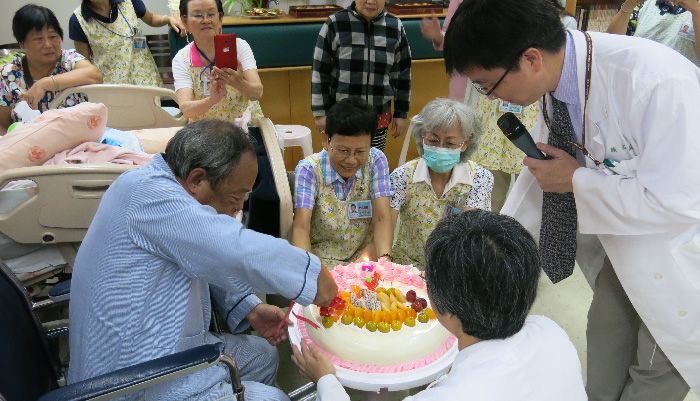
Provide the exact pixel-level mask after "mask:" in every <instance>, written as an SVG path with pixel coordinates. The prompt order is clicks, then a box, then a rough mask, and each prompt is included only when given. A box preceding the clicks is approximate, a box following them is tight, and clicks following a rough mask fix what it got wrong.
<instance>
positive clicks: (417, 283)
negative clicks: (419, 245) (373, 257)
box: [331, 258, 425, 291]
mask: <svg viewBox="0 0 700 401" xmlns="http://www.w3.org/2000/svg"><path fill="white" fill-rule="evenodd" d="M371 263H372V265H373V266H374V268H373V271H372V272H371V273H370V272H367V271H362V270H361V268H358V266H359V265H362V263H354V262H351V263H350V264H348V265H347V266H344V265H338V266H336V267H335V268H333V270H331V276H333V279H334V280H335V283H336V284H338V290H342V291H350V290H351V289H352V286H353V285H357V286H360V287H362V288H367V281H366V280H365V279H366V277H367V276H371V274H372V273H374V272H377V273H379V275H380V276H381V277H382V280H383V281H385V282H396V283H401V284H404V285H407V286H412V287H415V288H420V289H425V280H423V277H421V275H422V274H423V273H421V274H418V273H415V272H414V271H413V270H414V268H413V266H404V265H399V264H395V263H391V262H389V261H387V260H386V258H379V261H378V262H371Z"/></svg>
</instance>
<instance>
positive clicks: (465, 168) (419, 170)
mask: <svg viewBox="0 0 700 401" xmlns="http://www.w3.org/2000/svg"><path fill="white" fill-rule="evenodd" d="M421 181H425V182H426V183H427V184H428V185H430V188H433V183H432V181H431V180H430V172H429V171H428V165H427V164H426V163H425V159H423V158H422V157H421V158H420V160H418V165H417V166H416V171H414V172H413V183H414V184H415V183H417V182H421ZM473 182H474V171H472V168H471V167H470V166H469V163H468V162H459V163H457V164H455V166H454V167H452V175H451V176H450V180H449V181H448V182H447V185H446V186H445V190H444V191H442V193H443V194H446V193H447V192H448V191H449V190H450V189H452V187H454V186H455V185H457V184H466V185H473Z"/></svg>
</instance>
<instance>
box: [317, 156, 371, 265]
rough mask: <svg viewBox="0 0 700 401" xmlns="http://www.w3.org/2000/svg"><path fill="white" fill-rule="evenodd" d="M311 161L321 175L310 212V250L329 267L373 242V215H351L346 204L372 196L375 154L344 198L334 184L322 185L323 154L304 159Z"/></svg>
mask: <svg viewBox="0 0 700 401" xmlns="http://www.w3.org/2000/svg"><path fill="white" fill-rule="evenodd" d="M305 160H306V161H308V162H310V163H311V165H312V166H313V168H314V171H315V172H316V178H317V179H318V183H319V185H318V195H317V196H316V204H315V205H314V210H313V214H312V215H311V232H310V233H309V237H310V239H311V253H313V254H314V255H316V256H318V257H319V259H321V263H323V264H324V265H325V266H326V267H327V268H329V269H331V270H332V269H333V268H334V267H335V266H336V265H339V264H347V263H349V262H352V261H355V260H357V259H358V258H360V256H361V255H360V253H361V252H362V250H363V249H364V248H365V247H366V246H367V245H368V244H369V243H370V242H372V240H373V238H374V235H373V231H372V219H371V218H364V219H350V218H349V217H348V212H347V206H348V203H350V202H356V201H361V200H368V199H370V196H371V195H370V185H371V176H370V174H371V170H372V169H371V166H372V156H370V158H369V160H368V161H367V163H366V164H365V165H364V167H363V171H364V175H363V177H362V179H355V183H354V184H353V185H352V188H351V189H350V193H349V194H348V197H347V199H346V200H345V201H341V200H339V199H338V197H337V196H336V194H335V191H334V190H333V184H330V185H323V171H322V167H321V154H320V153H315V154H313V155H311V156H309V157H307V158H306V159H305Z"/></svg>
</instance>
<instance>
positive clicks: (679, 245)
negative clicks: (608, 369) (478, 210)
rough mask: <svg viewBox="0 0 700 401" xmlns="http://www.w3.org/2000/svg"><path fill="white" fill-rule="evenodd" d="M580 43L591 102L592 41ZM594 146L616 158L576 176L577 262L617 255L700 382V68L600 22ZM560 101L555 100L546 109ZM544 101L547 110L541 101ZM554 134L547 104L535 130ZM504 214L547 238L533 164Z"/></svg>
mask: <svg viewBox="0 0 700 401" xmlns="http://www.w3.org/2000/svg"><path fill="white" fill-rule="evenodd" d="M569 32H570V33H571V35H572V38H573V40H574V43H575V50H576V66H577V74H578V77H577V78H578V84H579V96H580V100H581V105H583V103H584V101H583V97H584V92H585V91H584V82H585V74H586V40H585V37H584V35H583V33H582V32H579V31H569ZM590 35H591V38H592V41H593V58H592V68H591V84H590V98H589V100H588V108H587V110H586V119H585V121H584V124H585V125H586V148H587V149H588V151H589V152H590V153H591V154H592V156H593V157H595V158H596V159H597V160H600V161H602V160H604V159H609V160H612V161H614V162H616V163H617V167H616V168H615V169H616V170H617V174H615V175H609V174H607V173H606V172H605V171H603V170H601V169H599V168H596V166H595V165H594V164H593V162H592V161H589V160H586V163H587V165H586V167H584V168H579V169H577V170H576V172H575V173H574V177H573V193H574V196H575V197H576V208H577V213H578V225H579V238H578V249H577V252H576V260H577V262H578V264H579V266H581V269H582V270H583V271H584V273H586V272H589V273H593V274H591V275H589V276H593V275H595V274H597V271H599V269H600V267H601V266H602V262H603V258H604V257H605V255H606V254H607V256H608V257H609V258H610V261H611V262H612V265H613V267H614V269H615V273H616V274H617V276H618V278H619V279H620V283H621V284H622V287H623V288H624V289H625V292H626V293H627V296H628V297H629V299H630V301H631V302H632V305H634V308H635V310H636V311H637V313H639V316H640V317H641V318H642V320H643V321H644V323H645V324H646V325H647V327H648V328H649V330H650V331H651V333H652V335H653V336H654V339H655V340H656V342H657V343H658V344H659V346H660V347H661V349H662V350H663V351H664V353H665V354H666V355H667V356H668V357H669V359H670V360H671V362H672V363H673V365H674V367H675V368H676V369H678V371H679V372H680V374H681V375H682V376H683V378H684V379H685V380H686V382H687V383H688V385H690V387H691V388H693V389H694V391H696V392H697V391H698V390H700V363H698V361H700V330H698V328H699V327H700V234H699V233H700V174H698V171H697V170H698V167H697V160H698V154H700V135H698V129H699V128H698V127H700V113H697V112H696V111H695V110H694V107H695V106H696V105H698V104H700V69H698V68H697V67H696V66H695V65H694V64H693V63H691V62H690V61H688V59H687V58H685V57H683V56H682V55H681V54H680V53H678V52H676V51H674V50H672V49H671V48H669V47H666V46H664V45H661V44H658V43H656V42H653V41H651V40H647V39H641V38H636V37H627V36H621V35H609V34H604V33H598V32H590ZM547 109H548V110H552V109H553V107H551V105H550V107H548V108H547ZM540 110H541V109H540ZM530 132H531V133H532V135H533V138H534V139H535V141H536V142H538V141H539V142H544V143H547V139H548V131H547V129H546V126H545V124H544V122H543V118H542V115H541V112H540V115H539V116H538V120H537V123H536V124H535V127H533V129H532V130H531V131H530ZM501 213H503V214H507V215H511V216H513V217H515V218H516V219H517V220H518V221H519V222H520V223H521V224H523V226H525V228H527V229H528V230H529V231H530V232H531V233H532V234H533V235H534V236H535V238H537V237H538V236H539V229H540V224H541V216H542V189H541V188H540V186H539V185H538V184H537V181H536V180H535V178H534V176H533V175H532V173H530V171H529V169H528V168H527V167H525V168H523V170H522V172H521V174H520V177H518V180H517V181H516V183H515V185H514V186H513V189H512V190H511V193H510V195H509V196H508V199H507V200H506V203H505V205H503V209H502V210H501Z"/></svg>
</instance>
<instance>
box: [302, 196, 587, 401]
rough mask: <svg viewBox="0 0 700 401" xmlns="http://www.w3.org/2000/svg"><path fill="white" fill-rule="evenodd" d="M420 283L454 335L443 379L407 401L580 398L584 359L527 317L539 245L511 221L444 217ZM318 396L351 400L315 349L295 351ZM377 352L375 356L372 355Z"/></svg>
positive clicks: (546, 324)
mask: <svg viewBox="0 0 700 401" xmlns="http://www.w3.org/2000/svg"><path fill="white" fill-rule="evenodd" d="M425 261H426V266H425V273H426V274H425V281H426V284H427V289H428V296H429V297H430V303H431V304H432V306H433V309H434V312H435V315H436V316H437V319H438V321H439V322H440V324H442V325H443V326H445V328H446V329H447V330H448V331H450V332H451V333H452V334H454V335H455V336H456V337H457V347H458V349H459V353H458V354H457V356H456V357H455V360H454V362H453V363H452V367H451V368H450V371H449V373H448V374H447V377H446V378H444V380H440V381H438V382H436V383H434V384H431V385H429V386H428V388H427V389H426V390H423V391H421V392H420V393H418V394H416V395H414V396H411V397H407V398H405V400H406V401H419V400H421V401H427V400H435V401H444V400H459V399H468V400H470V401H512V400H523V401H562V400H566V401H585V400H587V398H586V392H585V391H584V388H583V379H582V377H581V364H580V362H579V360H578V354H577V353H576V349H575V348H574V345H573V344H572V343H571V341H570V340H569V337H568V336H567V335H566V332H564V330H562V329H561V328H560V327H559V326H558V325H557V324H556V323H554V322H553V321H551V320H550V319H548V318H546V317H544V316H531V315H528V313H529V312H530V308H531V307H532V304H533V303H534V302H535V296H536V295H537V283H538V280H539V277H540V273H541V271H542V270H541V268H540V260H539V255H538V253H537V244H536V243H535V241H534V239H533V238H532V236H531V235H530V234H529V233H528V232H527V231H526V230H525V228H523V226H522V225H520V223H518V222H517V221H515V219H513V218H511V217H508V216H504V215H499V214H496V213H492V212H488V211H484V210H470V211H466V212H464V213H461V214H459V215H455V216H453V217H449V218H446V219H443V220H441V221H440V223H438V225H437V226H436V227H435V230H433V232H432V234H430V237H428V241H427V243H426V246H425ZM293 352H294V354H293V357H292V359H293V360H294V362H295V363H296V364H297V365H298V366H299V368H300V369H301V372H302V373H303V374H305V375H307V376H309V377H310V378H311V379H312V380H313V381H314V382H317V383H318V385H317V389H318V394H319V399H320V401H324V400H333V401H343V400H349V399H350V398H349V397H348V396H347V394H345V391H344V390H343V387H342V386H341V385H340V382H338V380H337V379H336V378H335V376H334V374H335V368H334V366H333V364H331V363H330V361H329V360H328V358H327V357H326V356H324V355H323V354H322V353H321V352H320V351H319V350H318V349H317V348H316V347H311V348H310V347H309V346H308V345H307V344H306V343H304V342H302V344H301V350H299V349H298V348H297V347H296V345H295V346H294V348H293ZM378 357H379V358H381V356H378Z"/></svg>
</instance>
